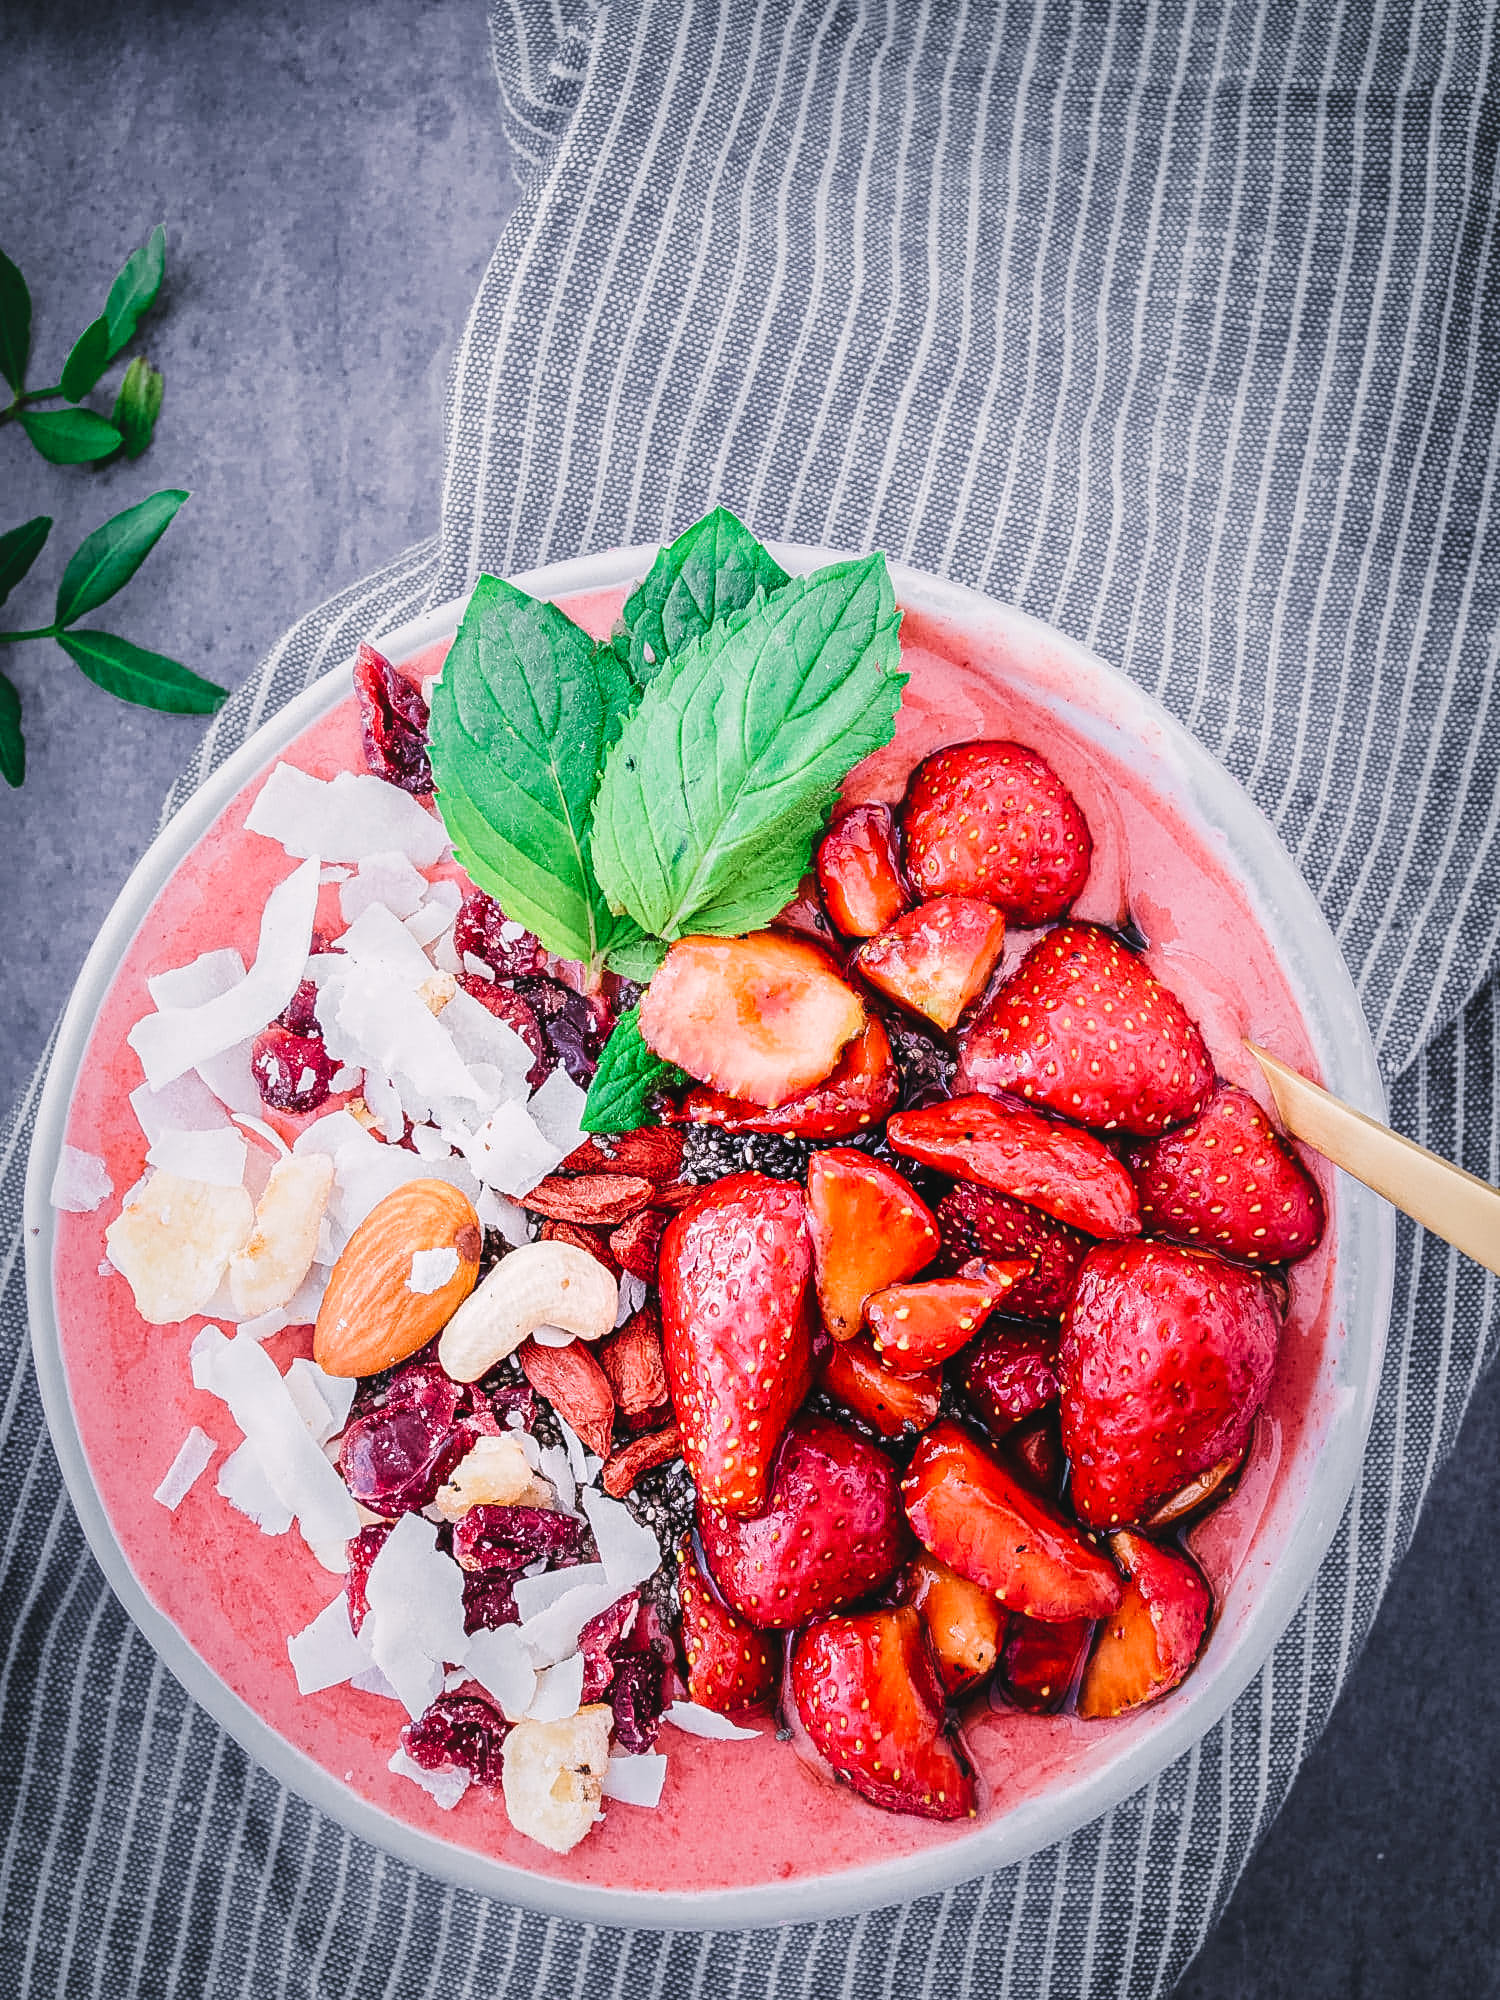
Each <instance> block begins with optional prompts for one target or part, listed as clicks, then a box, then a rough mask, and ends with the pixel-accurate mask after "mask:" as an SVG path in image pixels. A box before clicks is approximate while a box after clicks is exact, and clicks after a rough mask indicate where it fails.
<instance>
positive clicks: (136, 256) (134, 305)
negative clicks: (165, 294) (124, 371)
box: [104, 223, 167, 360]
mask: <svg viewBox="0 0 1500 2000" xmlns="http://www.w3.org/2000/svg"><path fill="white" fill-rule="evenodd" d="M166 271H167V232H166V230H165V229H163V228H162V226H161V224H160V223H158V224H157V225H156V227H155V229H153V230H152V232H151V234H150V235H149V236H148V237H147V239H146V241H145V242H144V243H143V244H142V245H141V247H140V249H139V250H132V251H131V253H130V255H129V256H128V257H127V258H126V259H125V265H124V268H123V270H122V271H121V272H120V275H119V276H118V277H117V278H116V279H115V281H114V283H113V284H112V285H111V286H110V288H109V299H108V301H107V302H106V304H105V307H104V317H105V319H106V321H107V322H108V325H109V359H110V360H113V359H114V357H115V356H116V355H117V354H118V353H119V352H120V350H121V348H122V347H124V346H126V345H127V344H128V342H129V340H130V338H131V336H132V334H133V333H134V332H135V330H136V326H137V325H138V324H139V321H140V318H141V315H142V313H144V312H146V311H147V310H148V309H149V308H150V307H151V306H152V305H154V304H155V302H156V295H157V293H158V292H159V291H160V290H161V281H162V279H163V278H164V277H165V276H166Z"/></svg>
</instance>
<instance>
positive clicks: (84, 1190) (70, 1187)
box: [52, 1146, 115, 1215]
mask: <svg viewBox="0 0 1500 2000" xmlns="http://www.w3.org/2000/svg"><path fill="white" fill-rule="evenodd" d="M114 1191H115V1184H114V1182H113V1181H112V1180H111V1179H110V1177H109V1169H108V1167H106V1166H105V1164H104V1162H103V1160H102V1159H100V1157H99V1155H98V1154H97V1153H85V1152H84V1151H83V1150H82V1149H81V1148H80V1147H78V1146H64V1147H63V1148H62V1151H61V1152H60V1153H59V1154H58V1156H57V1172H56V1173H55V1174H54V1175H53V1176H52V1206H53V1207H54V1208H60V1209H62V1210H64V1211H65V1213H67V1214H69V1215H92V1214H93V1212H94V1210H95V1209H96V1208H97V1207H98V1206H99V1204H100V1202H102V1201H107V1200H108V1199H109V1197H110V1196H111V1195H112V1194H113V1193H114Z"/></svg>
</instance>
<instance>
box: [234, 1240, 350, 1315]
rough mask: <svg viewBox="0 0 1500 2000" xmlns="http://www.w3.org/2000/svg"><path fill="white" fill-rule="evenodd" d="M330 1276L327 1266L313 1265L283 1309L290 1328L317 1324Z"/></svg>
mask: <svg viewBox="0 0 1500 2000" xmlns="http://www.w3.org/2000/svg"><path fill="white" fill-rule="evenodd" d="M323 1227H324V1228H326V1227H327V1224H326V1223H324V1224H323ZM332 1261H333V1260H332V1259H331V1258H330V1259H328V1263H329V1264H331V1263H332ZM329 1276H330V1273H329V1270H328V1268H327V1264H324V1265H323V1266H319V1265H317V1264H314V1265H313V1267H312V1269H311V1270H310V1271H309V1272H308V1274H307V1276H306V1277H305V1278H304V1279H303V1280H302V1283H301V1284H300V1285H299V1286H298V1287H297V1289H296V1291H295V1292H293V1293H292V1296H291V1297H290V1298H289V1299H288V1300H287V1302H286V1304H285V1305H284V1306H283V1307H282V1308H281V1310H282V1311H283V1312H284V1313H285V1314H286V1323H287V1325H288V1326H312V1325H314V1324H315V1323H316V1321H317V1317H318V1308H319V1306H321V1305H322V1303H323V1294H324V1292H326V1291H327V1289H328V1279H329ZM246 1324H248V1322H246ZM244 1331H245V1327H244V1326H243V1325H242V1326H241V1328H240V1332H241V1333H243V1332H244Z"/></svg>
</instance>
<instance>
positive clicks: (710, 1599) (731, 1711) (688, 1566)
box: [677, 1538, 781, 1715]
mask: <svg viewBox="0 0 1500 2000" xmlns="http://www.w3.org/2000/svg"><path fill="white" fill-rule="evenodd" d="M677 1592H678V1597H679V1600H680V1602H681V1605H682V1650H683V1653H684V1654H685V1655H686V1657H687V1670H688V1700H689V1701H695V1702H697V1704H698V1706H699V1707H700V1708H711V1709H712V1710H713V1711H714V1713H715V1714H716V1715H741V1714H743V1713H744V1711H745V1710H746V1709H751V1708H764V1707H765V1706H766V1704H767V1703H768V1702H769V1701H770V1700H771V1697H772V1696H773V1695H774V1694H775V1692H776V1688H777V1684H778V1682H779V1681H780V1679H781V1648H780V1646H779V1645H778V1644H777V1643H776V1641H775V1640H774V1639H768V1638H767V1637H766V1635H765V1633H764V1632H757V1631H756V1629H755V1627H754V1626H753V1625H747V1624H746V1623H745V1621H744V1619H743V1618H741V1617H740V1616H739V1614H738V1612H735V1611H731V1610H730V1608H729V1606H728V1605H727V1604H726V1603H725V1602H724V1600H723V1598H722V1597H720V1595H719V1593H718V1592H717V1591H716V1590H715V1589H714V1587H713V1584H712V1583H711V1582H710V1581H709V1579H708V1577H707V1576H706V1575H705V1574H704V1572H703V1570H702V1569H701V1568H700V1567H699V1564H698V1559H697V1557H696V1555H694V1553H693V1544H692V1541H691V1539H690V1538H684V1540H683V1542H682V1545H681V1547H680V1548H679V1549H678V1551H677Z"/></svg>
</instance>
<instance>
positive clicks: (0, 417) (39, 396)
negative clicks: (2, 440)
mask: <svg viewBox="0 0 1500 2000" xmlns="http://www.w3.org/2000/svg"><path fill="white" fill-rule="evenodd" d="M62 392H63V387H62V383H61V382H54V383H53V385H52V387H51V388H50V389H23V390H22V391H21V393H20V395H19V396H17V397H16V398H15V399H14V400H13V401H12V402H9V403H7V404H6V406H5V408H4V409H3V410H0V424H8V423H9V422H10V421H11V419H12V417H18V416H19V415H20V414H21V412H22V410H23V409H25V407H26V405H27V404H28V403H45V402H47V401H48V400H49V398H51V397H53V396H60V395H61V394H62Z"/></svg>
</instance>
